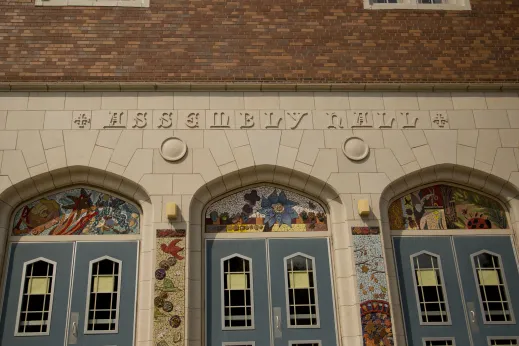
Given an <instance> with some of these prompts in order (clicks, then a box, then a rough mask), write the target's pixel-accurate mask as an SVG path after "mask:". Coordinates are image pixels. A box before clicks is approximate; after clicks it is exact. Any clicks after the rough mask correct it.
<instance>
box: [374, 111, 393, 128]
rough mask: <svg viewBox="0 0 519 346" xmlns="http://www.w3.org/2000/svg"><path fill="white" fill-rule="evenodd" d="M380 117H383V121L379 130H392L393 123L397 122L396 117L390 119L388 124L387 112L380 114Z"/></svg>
mask: <svg viewBox="0 0 519 346" xmlns="http://www.w3.org/2000/svg"><path fill="white" fill-rule="evenodd" d="M377 114H378V115H382V121H381V122H380V125H379V126H378V127H379V128H385V129H390V128H392V127H393V121H395V117H391V118H389V122H386V112H382V113H381V112H378V113H377Z"/></svg>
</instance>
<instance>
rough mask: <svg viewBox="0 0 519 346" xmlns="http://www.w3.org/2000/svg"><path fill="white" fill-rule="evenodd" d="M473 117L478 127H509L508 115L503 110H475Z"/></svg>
mask: <svg viewBox="0 0 519 346" xmlns="http://www.w3.org/2000/svg"><path fill="white" fill-rule="evenodd" d="M474 119H475V121H476V127H477V128H478V129H499V128H509V127H510V123H509V121H508V115H507V112H506V111H505V110H484V111H482V110H475V111H474Z"/></svg>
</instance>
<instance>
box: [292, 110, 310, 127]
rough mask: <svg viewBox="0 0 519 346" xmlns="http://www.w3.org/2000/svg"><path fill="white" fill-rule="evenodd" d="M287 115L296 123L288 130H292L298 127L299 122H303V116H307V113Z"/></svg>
mask: <svg viewBox="0 0 519 346" xmlns="http://www.w3.org/2000/svg"><path fill="white" fill-rule="evenodd" d="M287 114H288V115H289V116H290V117H291V118H292V120H294V121H295V122H296V123H295V124H294V125H293V126H290V129H291V130H293V129H295V128H296V127H297V125H299V123H300V122H301V120H303V117H304V116H305V115H308V113H301V112H287Z"/></svg>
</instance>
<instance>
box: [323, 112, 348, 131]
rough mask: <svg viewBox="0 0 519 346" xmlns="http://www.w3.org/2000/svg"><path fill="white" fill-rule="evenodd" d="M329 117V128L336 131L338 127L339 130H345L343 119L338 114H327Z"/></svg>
mask: <svg viewBox="0 0 519 346" xmlns="http://www.w3.org/2000/svg"><path fill="white" fill-rule="evenodd" d="M326 115H327V116H329V117H330V118H329V119H330V123H329V125H328V128H329V129H336V128H337V127H339V128H341V129H342V128H344V126H343V125H342V118H341V117H339V116H338V115H337V113H335V112H331V113H326Z"/></svg>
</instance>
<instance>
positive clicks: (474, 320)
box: [454, 236, 519, 346]
mask: <svg viewBox="0 0 519 346" xmlns="http://www.w3.org/2000/svg"><path fill="white" fill-rule="evenodd" d="M454 245H455V251H456V256H457V259H458V266H459V270H460V278H461V282H462V286H463V292H464V295H465V301H466V304H467V312H468V316H469V321H470V324H469V325H470V329H471V332H472V335H473V340H474V346H488V345H489V344H490V345H494V344H497V345H517V343H506V342H505V341H503V340H513V341H516V342H517V338H518V337H519V327H518V325H517V318H519V316H518V315H517V314H518V313H519V307H518V305H517V304H519V296H518V295H517V294H518V292H519V274H518V272H517V261H516V258H515V255H514V250H513V247H512V242H511V239H510V237H507V236H484V237H454ZM493 340H496V341H493ZM497 340H499V342H501V343H495V342H497Z"/></svg>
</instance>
